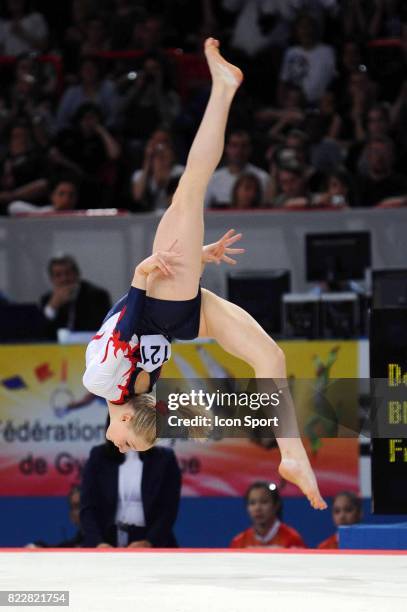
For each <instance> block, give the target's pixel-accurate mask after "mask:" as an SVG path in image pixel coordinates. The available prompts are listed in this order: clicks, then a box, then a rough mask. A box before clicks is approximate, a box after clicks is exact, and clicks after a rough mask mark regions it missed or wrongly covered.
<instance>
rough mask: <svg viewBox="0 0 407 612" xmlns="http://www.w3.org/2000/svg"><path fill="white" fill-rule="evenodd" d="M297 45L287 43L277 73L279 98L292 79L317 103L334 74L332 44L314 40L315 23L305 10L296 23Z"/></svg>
mask: <svg viewBox="0 0 407 612" xmlns="http://www.w3.org/2000/svg"><path fill="white" fill-rule="evenodd" d="M296 38H297V41H298V45H297V46H294V47H289V48H288V49H287V50H286V52H285V54H284V59H283V65H282V69H281V73H280V92H279V99H280V100H283V98H284V95H285V86H286V84H288V83H292V84H295V85H297V86H298V87H301V89H302V90H303V92H304V94H305V97H306V99H307V101H308V102H309V103H310V104H314V103H317V102H318V101H319V100H320V98H321V97H322V94H323V93H324V92H325V90H326V88H327V87H328V86H329V84H330V83H331V82H332V81H333V79H334V77H335V54H334V51H333V48H332V47H330V46H328V45H324V44H322V43H320V42H319V41H318V31H317V24H316V23H315V21H314V19H313V18H312V17H310V16H309V15H307V14H304V15H302V16H301V17H300V18H299V19H298V20H297V24H296Z"/></svg>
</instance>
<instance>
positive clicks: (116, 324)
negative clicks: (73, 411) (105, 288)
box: [83, 287, 145, 404]
mask: <svg viewBox="0 0 407 612" xmlns="http://www.w3.org/2000/svg"><path fill="white" fill-rule="evenodd" d="M144 298H145V291H142V290H141V289H136V288H135V287H131V288H130V291H129V293H128V294H127V299H126V302H125V304H124V306H123V308H122V309H121V310H120V312H116V313H115V314H113V315H112V316H109V317H108V318H107V319H106V320H105V321H104V323H103V325H102V327H101V328H100V330H99V331H98V333H97V334H96V335H95V336H94V337H93V338H92V340H91V341H90V343H89V344H88V347H87V349H86V371H85V374H84V376H83V384H84V385H85V387H86V388H87V389H88V390H89V391H90V392H91V393H94V394H95V395H98V396H99V397H104V398H105V399H107V400H109V401H110V402H114V403H118V404H120V403H123V402H124V401H125V400H126V397H127V396H128V394H129V390H128V385H129V382H130V379H131V375H132V374H133V372H134V371H135V369H136V367H137V363H138V362H139V359H140V340H139V337H138V336H137V335H136V333H135V329H136V327H137V323H138V321H139V319H140V317H141V314H142V312H143V307H144V301H145V300H144Z"/></svg>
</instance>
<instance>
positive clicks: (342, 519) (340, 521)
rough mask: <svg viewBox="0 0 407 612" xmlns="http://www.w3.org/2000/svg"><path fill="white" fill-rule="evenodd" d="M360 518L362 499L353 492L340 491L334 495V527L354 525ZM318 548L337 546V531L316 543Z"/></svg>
mask: <svg viewBox="0 0 407 612" xmlns="http://www.w3.org/2000/svg"><path fill="white" fill-rule="evenodd" d="M361 518H362V500H361V499H360V497H358V496H357V495H356V494H355V493H352V492H350V491H342V492H341V493H338V494H337V495H335V497H334V501H333V506H332V519H333V522H334V525H335V527H339V526H340V525H354V524H355V523H360V521H361ZM318 548H320V549H325V550H326V549H329V548H331V549H332V548H339V545H338V532H336V533H334V534H333V535H331V536H330V537H329V538H327V539H326V540H324V541H323V542H321V544H319V545H318Z"/></svg>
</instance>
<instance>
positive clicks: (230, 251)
mask: <svg viewBox="0 0 407 612" xmlns="http://www.w3.org/2000/svg"><path fill="white" fill-rule="evenodd" d="M245 252H246V249H228V248H226V249H225V253H232V254H234V255H237V254H238V253H245Z"/></svg>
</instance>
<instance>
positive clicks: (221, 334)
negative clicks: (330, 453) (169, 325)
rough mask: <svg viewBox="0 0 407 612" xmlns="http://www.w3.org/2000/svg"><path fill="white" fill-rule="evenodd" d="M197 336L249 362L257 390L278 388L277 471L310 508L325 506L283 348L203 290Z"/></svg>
mask: <svg viewBox="0 0 407 612" xmlns="http://www.w3.org/2000/svg"><path fill="white" fill-rule="evenodd" d="M200 335H201V336H208V337H211V338H214V339H215V340H216V341H217V342H218V343H219V344H220V345H221V346H222V347H223V348H224V349H225V350H226V351H228V352H229V353H232V355H235V356H236V357H239V358H240V359H243V360H244V361H246V362H247V363H249V364H250V365H251V366H252V368H253V370H254V372H255V376H256V381H257V387H258V389H259V390H260V389H261V390H263V391H264V392H266V391H267V390H270V389H271V388H273V389H274V391H275V390H277V388H278V389H280V390H282V402H281V405H280V407H279V408H278V409H277V411H279V420H280V421H281V423H282V428H276V430H275V434H276V440H277V443H278V445H279V448H280V452H281V463H280V466H279V472H280V474H281V476H282V477H283V478H285V479H286V480H289V481H290V482H292V483H294V484H295V485H297V486H298V487H299V488H300V489H301V490H302V491H303V493H304V494H305V495H306V496H307V497H308V499H309V501H310V503H311V505H312V506H313V507H314V508H317V509H321V510H322V509H324V508H326V503H325V502H324V500H323V499H322V497H321V495H320V492H319V489H318V484H317V481H316V478H315V475H314V472H313V470H312V468H311V465H310V462H309V460H308V457H307V454H306V452H305V449H304V446H303V444H302V441H301V437H300V435H299V432H298V427H297V419H296V414H295V408H294V405H293V402H292V399H291V395H290V392H289V388H288V384H287V374H286V367H285V357H284V353H283V351H282V350H281V349H280V348H279V347H278V346H277V344H276V343H275V342H274V341H273V340H272V339H271V338H270V336H268V334H267V333H266V332H265V331H264V329H263V328H262V327H261V326H260V325H259V324H258V323H257V321H255V320H254V319H253V317H252V316H251V315H249V314H248V313H247V312H246V311H245V310H243V309H242V308H240V307H239V306H237V305H236V304H232V303H231V302H228V301H227V300H224V299H223V298H221V297H219V296H217V295H215V294H214V293H212V292H210V291H208V290H206V289H202V307H201V328H200ZM273 381H275V382H274V383H273ZM278 431H280V436H281V437H279V433H278Z"/></svg>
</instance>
